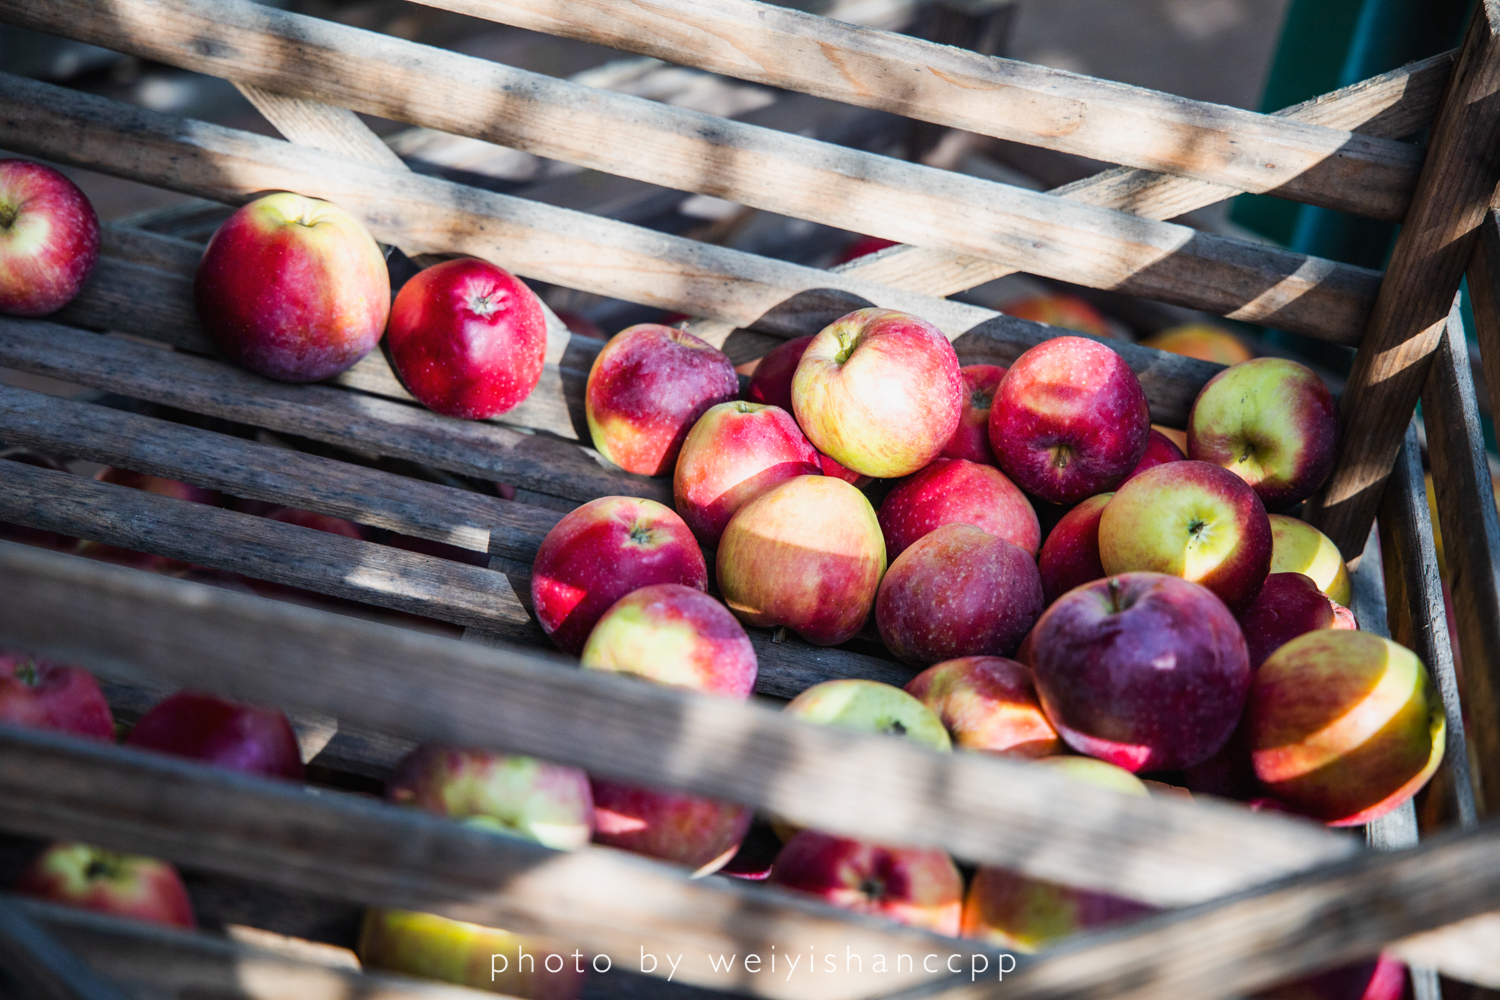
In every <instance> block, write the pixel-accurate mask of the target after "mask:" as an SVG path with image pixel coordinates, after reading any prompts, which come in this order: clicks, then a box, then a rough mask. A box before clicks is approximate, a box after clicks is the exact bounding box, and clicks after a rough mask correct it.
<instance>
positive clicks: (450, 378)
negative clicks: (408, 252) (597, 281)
mask: <svg viewBox="0 0 1500 1000" xmlns="http://www.w3.org/2000/svg"><path fill="white" fill-rule="evenodd" d="M386 344H387V345H388V346H389V348H390V352H391V362H392V364H393V365H394V366H395V368H396V372H397V374H399V375H400V376H401V381H402V382H403V383H404V384H405V385H406V388H407V389H409V390H410V391H411V394H412V395H413V396H416V397H417V399H418V400H419V401H420V402H421V403H422V405H423V406H425V407H427V408H428V409H429V410H433V411H435V412H437V413H441V414H443V415H445V416H449V417H462V418H464V419H466V420H487V419H488V418H490V417H494V416H498V415H499V414H502V413H504V412H506V411H507V410H511V409H514V408H515V407H516V405H517V404H519V403H520V402H521V401H522V400H523V399H525V398H526V397H527V396H529V395H531V390H533V389H535V388H536V384H537V382H538V381H540V380H541V377H542V363H543V362H544V361H545V360H546V356H547V318H546V317H545V316H543V315H542V304H541V303H540V302H539V301H537V297H536V295H535V294H534V293H533V292H532V291H531V289H530V288H527V287H526V284H525V283H524V282H522V281H521V280H520V279H519V278H516V277H515V276H514V275H512V274H511V273H510V272H509V271H506V270H504V269H503V268H499V267H496V266H495V265H494V264H491V263H490V262H489V261H486V260H478V259H476V258H473V257H465V258H461V259H458V260H445V261H443V262H442V263H441V264H437V265H435V266H433V267H429V268H427V269H426V270H424V271H418V272H417V273H416V275H415V276H414V277H412V279H411V280H410V281H408V282H407V283H406V284H405V285H403V286H402V288H401V291H400V292H398V293H397V294H396V301H395V302H394V303H392V304H391V319H390V324H389V325H388V326H387V327H386Z"/></svg>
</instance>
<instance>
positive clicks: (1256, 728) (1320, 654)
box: [1247, 629, 1447, 826]
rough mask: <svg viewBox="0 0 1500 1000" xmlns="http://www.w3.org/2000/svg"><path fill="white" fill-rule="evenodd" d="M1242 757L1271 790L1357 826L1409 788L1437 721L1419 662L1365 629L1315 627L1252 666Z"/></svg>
mask: <svg viewBox="0 0 1500 1000" xmlns="http://www.w3.org/2000/svg"><path fill="white" fill-rule="evenodd" d="M1247 733H1248V736H1249V741H1250V759H1251V761H1252V762H1253V764H1254V765H1255V775H1256V777H1257V778H1259V779H1260V781H1261V783H1262V784H1264V785H1265V786H1266V790H1267V791H1269V792H1270V794H1271V795H1273V796H1274V797H1276V798H1277V799H1280V800H1281V801H1282V802H1285V803H1286V804H1287V805H1289V806H1291V807H1292V808H1293V809H1295V810H1297V811H1298V812H1301V813H1305V814H1306V815H1309V816H1313V817H1316V818H1317V819H1320V820H1322V821H1323V822H1325V823H1327V824H1329V825H1330V826H1357V825H1360V824H1363V823H1368V822H1370V821H1371V820H1373V819H1377V818H1379V817H1380V816H1383V815H1385V814H1386V813H1388V812H1390V811H1391V810H1392V809H1394V808H1396V807H1397V806H1398V805H1400V804H1401V803H1403V802H1405V801H1406V800H1407V799H1409V798H1411V797H1412V796H1413V795H1415V794H1416V793H1417V791H1418V790H1419V789H1421V787H1422V786H1423V785H1425V784H1426V783H1427V779H1429V778H1431V777H1432V775H1433V772H1434V771H1436V770H1437V767H1438V765H1439V764H1440V763H1441V762H1442V759H1443V748H1444V745H1445V740H1446V733H1447V722H1446V719H1445V718H1444V715H1443V705H1442V702H1441V701H1440V700H1439V699H1438V697H1437V691H1436V689H1435V687H1434V685H1433V683H1432V681H1431V679H1430V678H1429V677H1428V676H1427V668H1426V667H1424V666H1423V665H1422V661H1421V660H1419V659H1417V657H1416V654H1414V653H1412V652H1411V650H1409V649H1405V648H1403V647H1401V646H1398V645H1396V644H1395V643H1394V642H1391V641H1390V640H1389V639H1382V638H1381V637H1380V636H1376V635H1371V634H1370V633H1368V632H1355V631H1346V630H1341V629H1319V630H1318V631H1316V632H1309V633H1307V634H1305V635H1301V636H1298V637H1297V638H1295V639H1293V640H1292V641H1291V642H1289V643H1287V644H1286V645H1284V646H1282V647H1281V648H1280V649H1278V650H1276V652H1274V653H1272V654H1271V655H1270V657H1269V658H1268V659H1267V660H1266V662H1265V663H1263V664H1261V667H1260V669H1259V670H1258V671H1256V673H1255V682H1254V684H1253V685H1252V686H1251V689H1250V701H1249V708H1248V717H1247Z"/></svg>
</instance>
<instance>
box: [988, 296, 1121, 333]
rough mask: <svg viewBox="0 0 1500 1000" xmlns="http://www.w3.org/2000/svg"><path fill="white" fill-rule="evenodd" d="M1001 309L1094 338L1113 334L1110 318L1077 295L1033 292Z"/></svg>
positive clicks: (1033, 320) (1017, 315) (1007, 312)
mask: <svg viewBox="0 0 1500 1000" xmlns="http://www.w3.org/2000/svg"><path fill="white" fill-rule="evenodd" d="M1000 311H1001V312H1003V313H1005V315H1007V316H1014V317H1016V318H1017V319H1029V320H1031V321H1032V322H1033V323H1045V324H1047V325H1048V326H1057V327H1062V328H1063V329H1065V330H1077V331H1078V332H1079V333H1091V334H1093V335H1094V336H1096V337H1113V336H1114V331H1113V330H1111V329H1110V328H1109V320H1107V319H1105V318H1104V316H1103V315H1101V314H1100V312H1099V310H1097V309H1095V308H1094V307H1093V306H1091V305H1089V304H1088V303H1087V302H1085V301H1084V300H1083V299H1080V298H1079V297H1078V296H1076V295H1033V296H1031V297H1029V298H1024V299H1014V300H1012V301H1010V302H1007V303H1005V305H1003V306H1001V307H1000Z"/></svg>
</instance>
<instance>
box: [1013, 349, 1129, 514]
mask: <svg viewBox="0 0 1500 1000" xmlns="http://www.w3.org/2000/svg"><path fill="white" fill-rule="evenodd" d="M1150 436H1151V411H1150V408H1149V407H1148V406H1147V404H1146V393H1145V392H1144V391H1143V390H1142V389H1141V383H1140V380H1139V379H1137V378H1136V377H1135V372H1133V371H1131V370H1130V366H1129V365H1127V364H1126V363H1125V360H1124V359H1123V358H1121V357H1120V356H1119V355H1118V354H1116V353H1115V352H1114V351H1112V350H1110V349H1109V348H1108V347H1105V346H1104V345H1103V344H1100V343H1097V342H1095V341H1092V340H1087V339H1085V338H1083V337H1054V338H1053V339H1051V340H1047V341H1043V342H1042V343H1040V344H1038V345H1036V346H1035V347H1033V348H1030V349H1029V350H1027V351H1026V352H1025V353H1024V354H1022V355H1021V356H1020V357H1019V358H1017V359H1016V360H1015V363H1014V364H1012V365H1011V366H1010V369H1009V370H1008V371H1006V373H1005V378H1003V379H1001V380H1000V388H999V389H998V390H996V392H995V401H994V405H993V408H992V409H991V410H990V447H992V448H994V449H995V458H996V460H997V461H998V462H999V463H1000V468H1001V469H1003V470H1005V474H1006V475H1008V476H1009V477H1010V478H1011V479H1012V480H1013V481H1014V482H1015V484H1016V485H1017V486H1019V487H1021V489H1023V490H1025V491H1026V492H1027V493H1030V494H1032V495H1033V496H1037V497H1041V498H1042V499H1043V500H1046V501H1047V502H1048V503H1061V504H1071V503H1076V502H1078V501H1079V500H1082V499H1083V498H1084V497H1090V496H1093V495H1094V494H1096V493H1103V492H1105V491H1107V490H1112V489H1114V488H1115V487H1116V486H1118V485H1119V483H1120V481H1121V480H1122V479H1124V478H1125V476H1126V475H1127V474H1128V473H1129V472H1130V470H1132V469H1134V468H1135V467H1136V466H1137V465H1138V464H1140V461H1141V458H1142V456H1144V455H1145V454H1146V445H1147V444H1148V443H1149V441H1150Z"/></svg>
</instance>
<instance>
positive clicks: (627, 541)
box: [531, 497, 708, 656]
mask: <svg viewBox="0 0 1500 1000" xmlns="http://www.w3.org/2000/svg"><path fill="white" fill-rule="evenodd" d="M653 583H680V584H683V585H684V586H688V587H694V588H696V589H698V590H706V589H708V564H707V563H705V562H704V561H703V552H702V551H701V550H700V549H699V548H698V543H697V542H695V541H694V540H693V533H692V532H691V531H690V530H688V526H687V524H686V523H685V522H684V521H683V520H682V518H680V517H678V516H677V515H676V514H675V513H673V511H672V509H671V508H670V507H667V506H666V505H665V504H659V503H657V502H656V501H655V500H645V499H641V498H638V497H600V498H599V499H598V500H590V501H589V502H588V503H586V504H584V505H583V506H582V507H579V508H577V509H576V510H572V511H569V512H568V513H567V514H565V515H563V518H562V520H560V521H558V522H557V524H555V525H553V527H552V530H551V531H549V532H547V537H546V538H544V539H542V544H541V546H540V547H538V549H537V552H536V559H535V560H534V561H533V562H532V565H531V602H532V607H533V608H534V609H535V614H536V618H537V621H538V622H540V623H541V626H542V631H544V632H546V633H547V636H548V638H550V639H551V640H552V642H553V643H554V644H555V645H556V646H557V648H558V649H561V650H563V651H564V652H566V653H571V654H572V655H574V656H577V655H578V654H579V653H581V652H582V651H583V644H584V642H586V641H587V640H588V637H589V633H590V632H591V631H593V629H594V625H595V624H596V623H597V622H598V621H599V619H600V618H601V617H602V616H603V615H604V612H606V611H608V610H609V607H610V605H612V604H614V603H615V602H616V601H618V600H619V599H620V598H622V597H624V596H625V595H626V594H628V593H630V592H631V591H632V590H637V589H639V588H641V587H645V586H649V585H651V584H653Z"/></svg>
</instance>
